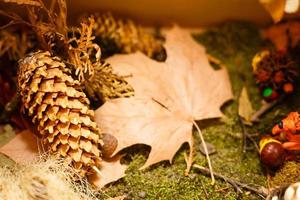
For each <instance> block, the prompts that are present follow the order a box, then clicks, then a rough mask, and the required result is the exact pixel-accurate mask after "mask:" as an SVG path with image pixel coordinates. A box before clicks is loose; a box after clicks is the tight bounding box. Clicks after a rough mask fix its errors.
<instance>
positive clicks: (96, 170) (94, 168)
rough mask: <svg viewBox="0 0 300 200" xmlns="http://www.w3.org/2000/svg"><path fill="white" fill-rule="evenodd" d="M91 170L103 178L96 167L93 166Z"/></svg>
mask: <svg viewBox="0 0 300 200" xmlns="http://www.w3.org/2000/svg"><path fill="white" fill-rule="evenodd" d="M92 169H93V170H94V171H95V172H96V173H97V174H98V175H99V176H100V177H102V176H103V174H102V173H101V171H100V170H99V169H98V168H97V167H96V166H93V167H92Z"/></svg>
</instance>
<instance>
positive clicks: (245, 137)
mask: <svg viewBox="0 0 300 200" xmlns="http://www.w3.org/2000/svg"><path fill="white" fill-rule="evenodd" d="M238 117H239V122H240V124H241V127H242V131H243V153H246V150H247V139H249V140H250V141H251V142H252V143H253V145H254V146H255V148H256V150H257V152H259V147H258V145H257V143H256V141H255V140H254V139H253V138H252V137H251V135H249V133H248V131H247V127H246V126H245V124H244V120H243V119H242V118H241V117H240V116H238Z"/></svg>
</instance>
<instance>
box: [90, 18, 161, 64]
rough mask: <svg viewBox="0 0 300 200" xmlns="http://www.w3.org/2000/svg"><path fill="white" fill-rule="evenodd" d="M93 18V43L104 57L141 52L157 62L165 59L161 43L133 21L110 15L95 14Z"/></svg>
mask: <svg viewBox="0 0 300 200" xmlns="http://www.w3.org/2000/svg"><path fill="white" fill-rule="evenodd" d="M94 17H95V23H94V27H93V31H94V35H95V37H96V38H95V41H96V42H97V43H99V45H100V46H101V49H102V54H103V56H104V57H107V56H111V55H113V54H114V53H119V52H121V53H133V52H136V51H141V52H143V53H144V54H145V55H147V56H148V57H151V58H153V59H155V60H158V61H164V60H165V59H166V52H165V49H164V48H163V46H162V41H161V40H159V39H158V38H155V37H154V35H153V34H150V33H148V32H147V31H145V30H144V29H143V28H142V27H140V26H137V25H136V24H135V23H134V22H133V21H131V20H128V19H127V20H124V19H117V18H114V17H113V16H112V15H111V14H110V13H106V14H104V15H97V14H96V15H95V16H94Z"/></svg>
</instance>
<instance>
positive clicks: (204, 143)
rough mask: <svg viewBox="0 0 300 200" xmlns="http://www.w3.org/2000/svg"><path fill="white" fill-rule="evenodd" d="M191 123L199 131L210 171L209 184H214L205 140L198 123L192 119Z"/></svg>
mask: <svg viewBox="0 0 300 200" xmlns="http://www.w3.org/2000/svg"><path fill="white" fill-rule="evenodd" d="M193 124H194V126H195V127H196V129H197V131H198V133H199V136H200V139H201V142H202V144H203V148H204V152H205V155H206V159H207V164H208V167H209V172H210V177H211V184H212V185H213V184H215V177H214V172H213V168H212V165H211V162H210V158H209V154H208V150H207V146H206V142H205V140H204V138H203V135H202V133H201V130H200V128H199V126H198V124H197V123H196V122H195V121H193Z"/></svg>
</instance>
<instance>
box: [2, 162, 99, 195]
mask: <svg viewBox="0 0 300 200" xmlns="http://www.w3.org/2000/svg"><path fill="white" fill-rule="evenodd" d="M78 180H80V179H79V175H77V174H76V172H75V171H74V169H72V168H71V167H70V166H68V165H67V164H65V162H63V161H62V160H55V159H52V158H45V157H44V158H41V159H40V160H39V161H37V162H35V163H33V164H29V165H22V166H20V165H15V166H13V167H1V168H0V199H3V200H6V199H7V200H9V199H22V200H37V199H38V200H52V199H53V200H54V199H60V200H83V199H84V200H94V199H96V197H95V193H94V192H93V191H92V190H91V188H90V186H89V185H88V183H87V182H86V181H84V180H81V182H78Z"/></svg>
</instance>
